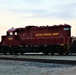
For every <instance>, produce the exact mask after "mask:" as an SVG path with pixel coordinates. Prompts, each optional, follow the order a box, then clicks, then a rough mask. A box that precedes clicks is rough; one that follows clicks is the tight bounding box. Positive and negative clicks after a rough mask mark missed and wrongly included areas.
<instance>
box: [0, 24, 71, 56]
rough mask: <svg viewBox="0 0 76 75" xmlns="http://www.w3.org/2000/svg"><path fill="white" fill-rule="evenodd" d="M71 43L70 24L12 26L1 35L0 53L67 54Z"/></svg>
mask: <svg viewBox="0 0 76 75" xmlns="http://www.w3.org/2000/svg"><path fill="white" fill-rule="evenodd" d="M71 43H72V38H71V26H70V25H67V24H64V25H53V26H48V25H47V26H40V27H38V26H26V27H25V28H12V29H9V30H8V31H7V35H4V36H2V40H1V45H0V48H1V51H2V53H4V54H6V53H8V52H9V53H10V54H12V53H15V54H17V53H21V54H23V53H26V52H43V53H44V54H45V55H48V53H51V54H52V55H54V53H59V55H63V53H64V54H68V52H69V51H68V50H69V45H70V44H71Z"/></svg>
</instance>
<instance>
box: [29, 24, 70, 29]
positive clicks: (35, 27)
mask: <svg viewBox="0 0 76 75" xmlns="http://www.w3.org/2000/svg"><path fill="white" fill-rule="evenodd" d="M28 27H29V26H28ZM60 27H70V28H71V25H68V24H64V25H63V24H60V25H53V26H49V25H47V26H31V29H37V28H60Z"/></svg>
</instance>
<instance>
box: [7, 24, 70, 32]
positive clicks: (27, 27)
mask: <svg viewBox="0 0 76 75" xmlns="http://www.w3.org/2000/svg"><path fill="white" fill-rule="evenodd" d="M47 27H49V28H57V27H71V25H68V24H64V25H63V24H60V25H53V26H48V25H47V26H26V27H25V28H13V27H12V28H11V29H9V30H8V31H7V32H15V31H17V30H19V31H20V30H25V29H37V28H47Z"/></svg>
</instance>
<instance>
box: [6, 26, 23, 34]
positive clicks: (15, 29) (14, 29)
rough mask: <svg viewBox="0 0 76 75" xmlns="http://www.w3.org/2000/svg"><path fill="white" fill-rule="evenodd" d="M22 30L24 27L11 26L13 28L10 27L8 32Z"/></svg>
mask: <svg viewBox="0 0 76 75" xmlns="http://www.w3.org/2000/svg"><path fill="white" fill-rule="evenodd" d="M18 30H19V31H20V30H24V28H13V27H12V28H11V29H9V30H8V31H7V32H8V33H9V32H15V31H18Z"/></svg>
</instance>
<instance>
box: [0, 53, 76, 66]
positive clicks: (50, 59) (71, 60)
mask: <svg viewBox="0 0 76 75" xmlns="http://www.w3.org/2000/svg"><path fill="white" fill-rule="evenodd" d="M0 59H1V60H16V61H33V62H44V63H58V64H73V65H76V56H44V55H34V54H33V55H32V54H31V55H28V54H25V55H9V54H8V55H0Z"/></svg>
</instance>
